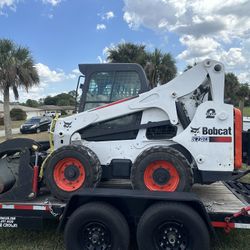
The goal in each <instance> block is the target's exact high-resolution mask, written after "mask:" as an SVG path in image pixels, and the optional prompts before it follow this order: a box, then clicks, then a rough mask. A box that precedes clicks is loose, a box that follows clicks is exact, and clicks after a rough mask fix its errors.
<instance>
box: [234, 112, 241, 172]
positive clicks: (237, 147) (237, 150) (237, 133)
mask: <svg viewBox="0 0 250 250" xmlns="http://www.w3.org/2000/svg"><path fill="white" fill-rule="evenodd" d="M241 166H242V114H241V111H240V110H239V109H236V108H234V167H235V168H241Z"/></svg>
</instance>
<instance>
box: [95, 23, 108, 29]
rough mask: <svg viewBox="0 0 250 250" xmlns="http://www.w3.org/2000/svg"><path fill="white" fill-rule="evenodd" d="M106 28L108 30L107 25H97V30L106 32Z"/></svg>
mask: <svg viewBox="0 0 250 250" xmlns="http://www.w3.org/2000/svg"><path fill="white" fill-rule="evenodd" d="M106 28H107V27H106V25H105V24H103V23H101V24H97V25H96V29H97V30H105V29H106Z"/></svg>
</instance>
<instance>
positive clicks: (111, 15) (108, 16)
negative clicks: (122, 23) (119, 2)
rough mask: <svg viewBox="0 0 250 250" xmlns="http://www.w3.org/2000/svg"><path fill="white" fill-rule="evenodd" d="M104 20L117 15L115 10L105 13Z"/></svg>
mask: <svg viewBox="0 0 250 250" xmlns="http://www.w3.org/2000/svg"><path fill="white" fill-rule="evenodd" d="M101 17H102V20H109V19H112V18H114V17H115V14H114V12H113V11H108V12H106V13H105V14H103V15H102V16H101Z"/></svg>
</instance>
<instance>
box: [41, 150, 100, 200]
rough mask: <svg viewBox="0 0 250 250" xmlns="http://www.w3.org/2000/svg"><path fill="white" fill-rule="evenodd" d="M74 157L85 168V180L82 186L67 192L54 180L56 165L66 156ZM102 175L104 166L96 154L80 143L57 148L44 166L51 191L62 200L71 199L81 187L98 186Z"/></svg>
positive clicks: (45, 176) (46, 182) (46, 181)
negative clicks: (102, 166)
mask: <svg viewBox="0 0 250 250" xmlns="http://www.w3.org/2000/svg"><path fill="white" fill-rule="evenodd" d="M66 157H73V158H76V159H77V160H79V161H80V162H81V163H82V164H83V166H84V170H85V175H86V177H85V181H84V183H83V184H82V186H81V187H80V188H79V189H77V190H75V191H72V192H67V191H64V190H62V189H60V188H59V187H58V186H57V184H56V182H55V180H54V175H53V173H54V167H55V166H56V164H57V162H59V161H60V160H62V159H64V158H66ZM101 175H102V168H101V164H100V161H99V160H98V158H97V156H96V154H95V153H94V152H93V151H92V150H90V149H89V148H87V147H84V146H79V145H67V146H63V147H61V148H59V149H57V150H55V151H54V152H53V153H52V154H51V155H50V156H49V158H48V159H47V161H46V163H45V167H44V180H45V184H46V186H47V187H48V189H49V191H50V192H51V194H52V195H53V196H55V197H56V198H58V199H60V200H64V201H66V200H69V198H70V197H71V196H72V195H73V194H75V193H76V192H78V191H79V190H80V189H81V188H87V187H88V188H89V187H96V185H97V184H98V183H99V181H100V179H101Z"/></svg>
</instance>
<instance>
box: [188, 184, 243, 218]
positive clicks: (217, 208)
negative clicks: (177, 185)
mask: <svg viewBox="0 0 250 250" xmlns="http://www.w3.org/2000/svg"><path fill="white" fill-rule="evenodd" d="M192 191H193V192H194V193H196V194H197V195H198V196H199V197H200V199H201V200H202V202H203V203H204V205H205V207H206V209H207V211H208V212H212V213H235V212H239V211H240V210H241V209H242V208H243V207H245V206H247V203H243V202H242V201H241V200H240V199H239V198H238V197H237V196H236V195H234V194H233V193H232V191H230V190H229V189H228V188H227V187H226V186H225V185H224V184H223V183H222V182H216V183H213V184H210V185H194V186H193V188H192Z"/></svg>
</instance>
